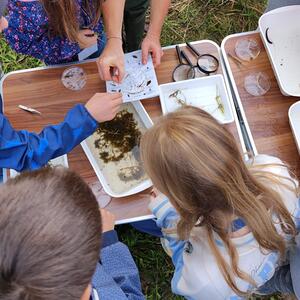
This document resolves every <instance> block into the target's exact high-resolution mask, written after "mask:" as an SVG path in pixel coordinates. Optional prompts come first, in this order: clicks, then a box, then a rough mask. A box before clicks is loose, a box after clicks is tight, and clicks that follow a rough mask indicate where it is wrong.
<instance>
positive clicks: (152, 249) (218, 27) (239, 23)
mask: <svg viewBox="0 0 300 300" xmlns="http://www.w3.org/2000/svg"><path fill="white" fill-rule="evenodd" d="M265 5H266V0H265V1H262V0H239V1H234V0H223V1H222V0H219V1H217V0H203V1H202V0H174V1H172V7H171V9H170V13H169V15H168V17H167V19H166V21H165V25H164V29H163V33H162V45H164V46H165V45H171V44H176V43H182V42H184V41H194V40H200V39H210V40H214V41H216V42H218V43H220V42H221V41H222V39H223V38H224V37H225V36H227V35H229V34H232V33H237V32H243V31H249V30H254V29H256V27H257V21H258V18H259V16H260V14H261V13H262V12H263V10H264V8H265ZM0 62H2V64H3V69H4V71H5V72H9V71H12V70H20V69H26V68H33V67H37V66H40V65H41V63H40V62H39V61H37V60H35V59H32V58H29V57H25V56H22V55H17V54H16V53H14V52H13V51H11V50H10V49H9V47H8V46H7V45H6V43H5V42H4V41H3V39H0ZM118 231H119V234H120V238H121V240H123V241H124V242H125V243H126V244H127V245H128V246H129V248H130V250H131V252H132V254H133V256H134V259H135V261H136V263H137V265H138V267H139V270H140V274H141V279H142V285H143V291H144V293H145V294H146V296H147V299H148V300H160V299H164V300H175V299H183V298H181V297H178V296H175V295H172V293H171V290H170V281H171V278H172V273H173V266H172V263H171V260H170V259H169V257H168V256H167V255H165V253H164V251H163V250H162V248H161V246H160V242H159V239H157V238H152V237H149V236H147V235H144V234H141V233H139V232H137V231H135V230H134V229H132V228H131V227H130V226H121V227H118ZM252 299H256V300H258V299H260V298H252ZM264 299H265V300H266V299H268V300H279V299H282V298H281V297H279V296H272V297H266V298H264Z"/></svg>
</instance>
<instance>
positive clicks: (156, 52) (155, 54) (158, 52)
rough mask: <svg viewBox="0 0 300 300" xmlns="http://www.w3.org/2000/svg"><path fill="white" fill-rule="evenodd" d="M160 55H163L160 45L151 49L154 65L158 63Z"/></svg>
mask: <svg viewBox="0 0 300 300" xmlns="http://www.w3.org/2000/svg"><path fill="white" fill-rule="evenodd" d="M162 56H163V51H162V49H161V48H160V47H159V48H154V50H153V51H152V59H153V64H154V67H157V66H159V65H160V63H161V58H162Z"/></svg>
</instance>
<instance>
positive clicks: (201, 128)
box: [141, 106, 296, 295]
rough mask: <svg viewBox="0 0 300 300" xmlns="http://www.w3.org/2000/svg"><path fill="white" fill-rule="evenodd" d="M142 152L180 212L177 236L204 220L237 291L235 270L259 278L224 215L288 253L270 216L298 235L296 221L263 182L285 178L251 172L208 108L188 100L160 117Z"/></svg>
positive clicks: (262, 242)
mask: <svg viewBox="0 0 300 300" xmlns="http://www.w3.org/2000/svg"><path fill="white" fill-rule="evenodd" d="M141 156H142V160H143V162H144V166H145V170H146V172H147V173H148V175H149V176H150V178H151V180H152V181H153V184H154V186H156V187H157V188H158V190H160V191H161V192H162V193H163V194H165V195H166V196H167V197H168V198H169V199H170V201H171V203H172V204H173V205H174V207H175V209H176V210H177V211H178V213H179V215H180V220H179V222H178V224H177V232H178V235H179V238H180V239H182V240H184V239H187V238H189V236H190V234H191V231H192V229H193V228H194V227H195V226H202V227H203V228H204V229H205V230H206V232H207V236H208V243H209V245H210V248H211V250H212V253H213V254H214V256H215V258H216V261H217V263H218V266H219V268H220V271H221V272H222V274H223V276H224V279H225V280H226V282H227V284H228V285H229V286H230V287H231V288H232V289H233V290H234V291H235V292H236V293H237V294H240V295H245V293H243V292H242V291H240V290H239V289H238V287H237V285H236V282H235V280H234V276H238V277H239V278H241V279H243V280H246V281H248V282H249V283H251V284H255V283H254V282H253V280H252V279H251V277H250V275H248V274H245V273H244V272H242V271H241V270H239V268H238V255H237V252H236V249H235V247H234V246H233V244H232V242H231V240H230V236H229V234H228V228H225V227H224V216H225V215H236V216H238V217H241V218H243V219H244V220H245V222H246V224H247V226H248V227H249V229H250V230H251V231H252V233H253V235H254V237H255V239H256V240H257V242H258V243H259V245H260V246H261V247H262V248H264V249H267V250H270V251H278V252H279V253H280V254H281V255H282V256H283V255H284V254H285V248H286V244H285V241H284V238H283V237H282V236H281V235H280V234H279V233H278V232H277V230H276V228H275V226H274V222H273V220H272V217H271V216H272V214H275V215H276V216H277V217H278V221H279V223H280V224H281V228H282V230H283V231H284V232H285V233H288V234H292V235H295V232H296V230H295V225H294V222H293V220H292V218H291V215H290V213H289V212H288V210H287V209H286V207H285V205H284V204H283V201H282V199H281V197H280V195H279V194H278V192H276V191H275V189H271V188H268V187H267V186H266V185H264V184H262V182H263V180H264V181H265V180H267V182H270V180H271V181H272V182H273V183H277V184H278V183H279V184H280V179H281V178H278V177H277V176H275V175H273V174H271V173H267V172H259V171H258V170H257V168H256V169H255V168H254V169H255V170H254V171H253V172H252V170H251V168H248V167H247V166H246V164H245V163H244V160H243V157H242V155H241V153H240V151H239V148H238V146H237V144H236V142H235V140H234V137H233V136H232V135H231V133H229V132H228V131H227V130H226V128H225V127H224V126H222V125H220V124H219V123H218V122H217V121H216V120H215V119H214V118H213V117H211V116H210V115H209V114H207V113H206V112H204V111H203V110H201V109H198V108H195V107H191V106H186V107H184V108H182V109H180V110H178V111H176V112H173V113H170V114H168V115H167V116H164V117H162V118H161V119H160V121H159V122H158V123H157V124H156V125H154V126H153V127H152V128H151V129H149V130H148V131H147V132H146V133H145V134H144V136H143V137H142V139H141ZM281 181H282V180H281ZM291 189H293V188H291ZM294 191H295V192H296V187H295V190H294ZM214 232H216V233H217V234H218V235H219V237H220V238H221V239H222V241H223V243H224V245H225V247H226V248H227V251H228V253H229V256H230V264H228V263H227V262H226V261H225V260H224V258H223V257H222V255H221V253H220V251H219V250H218V247H217V245H216V244H215V241H214V237H213V233H214Z"/></svg>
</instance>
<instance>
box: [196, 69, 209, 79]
mask: <svg viewBox="0 0 300 300" xmlns="http://www.w3.org/2000/svg"><path fill="white" fill-rule="evenodd" d="M193 70H194V72H195V77H194V78H201V77H206V76H207V74H205V73H203V72H201V71H200V69H199V68H198V67H194V68H193Z"/></svg>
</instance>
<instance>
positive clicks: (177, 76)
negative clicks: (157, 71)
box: [173, 65, 195, 81]
mask: <svg viewBox="0 0 300 300" xmlns="http://www.w3.org/2000/svg"><path fill="white" fill-rule="evenodd" d="M193 78H195V71H194V69H193V68H191V67H190V66H189V65H179V66H178V67H176V69H175V70H174V72H173V80H174V81H182V80H187V79H193Z"/></svg>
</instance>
